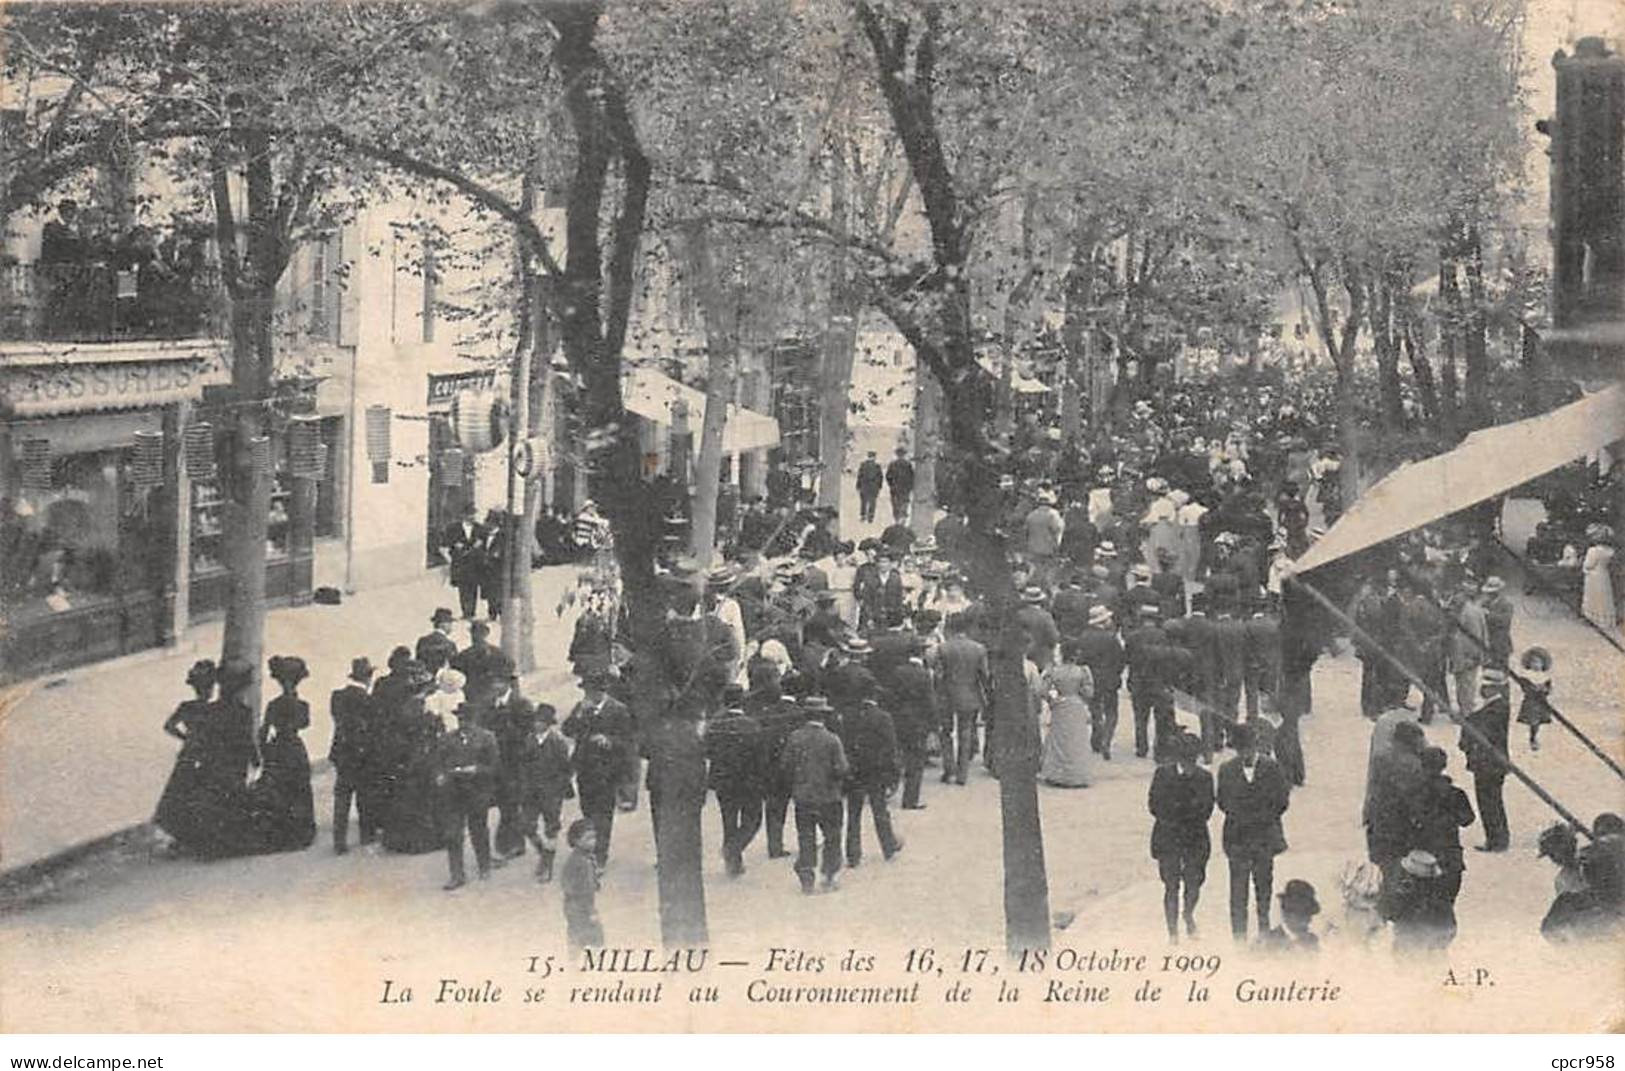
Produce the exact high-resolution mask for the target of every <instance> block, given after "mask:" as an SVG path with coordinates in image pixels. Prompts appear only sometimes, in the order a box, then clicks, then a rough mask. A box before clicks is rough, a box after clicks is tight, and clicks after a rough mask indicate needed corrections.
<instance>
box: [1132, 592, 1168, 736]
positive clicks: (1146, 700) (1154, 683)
mask: <svg viewBox="0 0 1625 1071" xmlns="http://www.w3.org/2000/svg"><path fill="white" fill-rule="evenodd" d="M1159 612H1160V611H1159V609H1158V607H1157V605H1156V603H1144V604H1142V605H1141V606H1140V607H1139V608H1138V623H1137V624H1136V625H1135V626H1134V627H1133V628H1131V629H1130V630H1129V631H1127V632H1125V633H1124V634H1123V653H1124V656H1125V658H1126V659H1127V661H1128V695H1129V702H1130V703H1131V704H1132V705H1133V710H1134V754H1135V756H1136V757H1137V758H1142V759H1143V758H1145V757H1146V756H1147V755H1149V754H1150V753H1151V733H1150V730H1151V715H1152V714H1153V713H1155V711H1156V708H1157V706H1158V704H1159V703H1160V702H1161V701H1162V699H1163V692H1164V690H1165V687H1166V686H1165V684H1164V682H1163V680H1162V676H1161V672H1160V670H1161V653H1160V652H1161V650H1162V648H1164V647H1167V646H1168V634H1167V633H1165V632H1163V630H1162V627H1161V626H1160V625H1159V624H1158V623H1157V615H1158V613H1159ZM1159 720H1160V719H1159Z"/></svg>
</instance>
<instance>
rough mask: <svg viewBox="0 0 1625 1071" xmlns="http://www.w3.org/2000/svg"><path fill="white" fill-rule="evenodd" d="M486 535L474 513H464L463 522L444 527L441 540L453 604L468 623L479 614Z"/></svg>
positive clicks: (471, 511)
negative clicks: (447, 564) (454, 598)
mask: <svg viewBox="0 0 1625 1071" xmlns="http://www.w3.org/2000/svg"><path fill="white" fill-rule="evenodd" d="M487 539H488V535H487V533H486V531H485V529H484V527H482V526H481V525H480V524H479V523H478V522H477V521H475V520H474V511H473V510H472V509H471V510H468V511H467V512H466V513H465V514H464V515H463V519H462V520H460V521H457V522H456V523H455V524H451V525H449V526H447V528H446V532H445V535H444V536H442V537H441V541H440V543H441V546H443V547H445V549H446V557H447V558H448V559H449V560H450V562H451V568H450V569H449V570H448V571H447V578H448V579H449V580H450V581H451V586H452V587H454V588H456V589H457V601H458V603H459V604H460V605H461V607H462V610H463V619H464V620H468V619H469V618H472V617H473V616H474V615H475V614H476V613H478V612H479V608H480V580H481V578H482V577H483V576H484V574H485V547H486V540H487Z"/></svg>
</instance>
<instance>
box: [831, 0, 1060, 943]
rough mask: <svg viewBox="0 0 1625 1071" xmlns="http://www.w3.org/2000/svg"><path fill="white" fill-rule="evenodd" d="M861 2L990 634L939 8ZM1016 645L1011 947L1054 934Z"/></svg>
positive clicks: (1002, 617)
mask: <svg viewBox="0 0 1625 1071" xmlns="http://www.w3.org/2000/svg"><path fill="white" fill-rule="evenodd" d="M856 12H857V17H858V21H859V23H860V24H861V27H862V31H863V34H864V36H865V38H866V39H867V41H868V44H869V46H870V48H871V49H872V50H873V53H874V57H875V61H876V63H875V71H876V76H877V79H878V82H879V88H880V90H881V92H882V95H883V96H884V98H885V100H886V106H887V111H888V114H889V115H890V117H891V120H892V126H893V128H894V130H895V131H896V133H897V135H898V138H899V140H900V142H901V143H902V146H903V150H904V153H905V155H906V156H907V158H908V162H909V168H910V170H911V171H912V172H913V176H914V184H915V186H916V188H917V189H918V190H919V194H920V199H921V201H922V207H923V209H924V213H925V217H926V222H927V224H928V226H929V228H930V235H931V249H932V260H933V264H934V267H935V269H936V271H935V276H936V278H935V279H934V280H933V282H932V285H933V286H934V287H937V288H938V289H939V291H940V293H939V294H938V295H937V300H936V301H934V302H933V303H932V304H933V311H932V313H931V315H930V319H929V322H928V323H922V322H920V321H919V320H916V319H915V318H914V316H913V315H912V314H911V313H910V312H909V310H908V309H907V308H906V307H904V306H903V305H901V304H899V303H898V302H897V301H895V300H886V302H885V304H883V306H882V307H883V308H884V309H885V311H886V313H887V315H888V316H890V317H891V318H892V320H893V322H894V323H896V325H897V327H898V329H899V330H900V331H901V332H902V333H903V335H904V337H905V338H907V339H908V341H909V343H910V344H911V345H912V346H913V347H914V352H915V355H916V358H917V359H918V360H920V361H922V362H924V365H925V367H926V368H928V369H930V370H931V372H932V373H933V374H934V375H936V376H937V378H938V382H939V384H940V385H941V386H942V389H943V402H944V405H945V406H946V413H947V417H948V435H947V439H948V441H949V442H950V443H951V444H952V446H953V449H954V451H955V453H956V455H957V457H956V460H957V461H959V462H960V463H962V465H963V467H964V474H963V487H962V488H958V489H956V490H957V491H958V492H959V493H958V494H956V496H955V499H956V501H963V502H964V504H965V518H966V526H967V530H968V536H967V539H966V543H967V546H965V547H964V548H963V549H962V550H961V551H960V562H959V564H960V565H961V567H962V568H964V569H965V571H966V576H967V580H968V581H969V583H970V586H971V587H972V588H973V589H974V590H976V591H977V592H979V593H980V594H981V596H982V598H983V599H984V600H985V603H986V605H987V607H988V609H989V611H990V616H991V624H992V626H993V627H994V628H995V629H996V630H998V633H997V634H999V635H1007V634H1008V633H1007V631H1006V630H1008V629H1010V628H1011V627H1012V625H1013V621H1014V609H1015V606H1016V603H1017V599H1016V593H1015V583H1014V579H1013V577H1012V575H1011V572H1010V566H1009V562H1008V559H1007V557H1006V555H1005V548H1004V545H1003V539H1002V537H1000V536H999V535H998V532H997V526H998V524H999V521H1000V519H1001V513H1002V509H1001V504H1002V500H1001V497H1000V493H999V490H998V473H997V472H996V471H995V467H994V466H995V453H994V451H993V449H992V448H991V443H990V442H989V437H988V429H987V414H986V410H985V408H984V402H985V397H984V394H983V391H982V378H983V377H982V376H981V375H980V370H979V369H978V367H977V364H976V347H975V343H974V339H973V337H972V331H971V319H970V294H969V289H968V278H969V276H968V273H967V272H966V267H967V265H968V264H969V261H970V243H969V239H968V235H967V231H966V222H965V219H964V217H963V214H962V207H963V206H962V205H961V203H960V200H959V196H958V192H957V190H956V188H955V185H954V177H953V172H952V168H951V165H950V163H949V159H948V155H947V153H946V152H945V150H944V148H943V144H942V139H941V136H940V134H939V132H938V129H937V119H936V114H935V106H934V103H933V96H932V94H933V91H934V85H935V81H936V79H937V78H938V77H939V75H938V73H937V71H936V69H935V62H936V56H937V50H938V48H939V47H940V46H941V44H942V41H941V39H940V36H939V32H940V28H941V24H940V15H941V13H940V10H939V9H938V8H936V7H935V6H930V5H928V6H927V7H926V8H925V9H924V12H923V25H916V24H915V23H913V22H912V21H911V20H910V18H909V16H906V15H901V16H900V15H896V14H889V13H888V14H882V13H881V11H880V10H878V9H877V8H876V7H875V6H873V5H871V4H870V3H868V2H866V0H859V3H858V4H857V5H856ZM911 41H912V48H911ZM882 297H883V299H884V295H882ZM1013 646H1014V644H1013V643H1011V644H1006V645H1004V646H1003V647H1001V649H1000V657H999V659H998V661H999V663H1000V665H999V666H998V667H997V668H996V670H995V688H994V740H993V753H994V758H995V762H996V763H998V764H999V766H1000V780H999V799H1000V813H1001V823H1002V828H1003V844H1004V908H1005V915H1004V917H1005V942H1006V946H1007V947H1008V948H1009V949H1010V950H1011V951H1012V952H1014V951H1019V950H1022V949H1030V948H1045V947H1048V945H1049V942H1050V920H1049V883H1048V877H1047V875H1046V874H1045V869H1044V837H1043V829H1042V825H1041V822H1040V816H1039V810H1038V787H1037V762H1036V761H1035V760H1031V759H1029V758H1028V756H1027V752H1028V751H1029V750H1032V751H1033V753H1034V754H1035V755H1036V749H1030V748H1029V747H1028V746H1027V745H1028V742H1030V741H1031V740H1032V739H1034V738H1036V736H1037V734H1038V725H1037V723H1036V720H1035V719H1030V718H1029V712H1028V710H1027V701H1026V696H1025V687H1024V685H1023V686H1021V687H1019V688H1018V687H1017V686H1016V685H1017V683H1018V681H1019V678H1020V671H1019V661H1016V662H1015V663H1014V665H1012V661H1011V659H1010V658H1009V655H1008V651H1009V648H1010V647H1013ZM1029 722H1030V723H1029Z"/></svg>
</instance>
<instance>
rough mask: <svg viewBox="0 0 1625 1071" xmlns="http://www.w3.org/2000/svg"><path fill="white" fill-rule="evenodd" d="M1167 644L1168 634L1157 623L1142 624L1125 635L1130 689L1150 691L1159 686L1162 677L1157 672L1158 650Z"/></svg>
mask: <svg viewBox="0 0 1625 1071" xmlns="http://www.w3.org/2000/svg"><path fill="white" fill-rule="evenodd" d="M1166 646H1168V634H1167V633H1165V632H1163V631H1162V629H1160V628H1158V627H1157V626H1156V625H1141V626H1140V627H1139V628H1137V629H1134V630H1133V631H1131V632H1128V633H1126V634H1125V635H1124V636H1123V651H1124V654H1125V655H1126V657H1127V660H1128V689H1129V691H1131V692H1142V691H1145V692H1148V691H1153V690H1155V689H1156V688H1157V687H1158V685H1159V683H1160V680H1161V678H1160V677H1159V676H1158V674H1157V664H1158V654H1157V652H1158V651H1159V650H1160V649H1161V648H1163V647H1166Z"/></svg>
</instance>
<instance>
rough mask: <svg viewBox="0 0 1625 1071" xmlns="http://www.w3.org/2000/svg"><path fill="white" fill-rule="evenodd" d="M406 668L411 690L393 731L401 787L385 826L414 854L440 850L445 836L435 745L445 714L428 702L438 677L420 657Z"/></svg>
mask: <svg viewBox="0 0 1625 1071" xmlns="http://www.w3.org/2000/svg"><path fill="white" fill-rule="evenodd" d="M404 672H405V674H406V676H407V678H408V680H409V681H410V682H411V683H410V691H409V692H408V693H407V694H406V695H404V696H403V697H402V698H401V701H400V703H399V705H398V706H397V707H396V709H395V714H394V717H393V719H392V720H391V722H390V724H389V725H388V727H387V731H388V733H389V736H390V740H391V749H392V751H393V752H394V754H395V755H396V759H395V762H394V763H393V765H394V767H395V770H396V781H395V790H394V793H393V795H392V798H391V801H390V809H389V818H388V820H387V821H386V823H385V826H384V847H385V848H387V849H389V850H390V851H392V852H406V853H408V854H412V855H418V854H422V853H423V852H433V851H439V850H440V849H441V848H443V847H445V838H444V835H443V833H442V831H441V828H440V824H439V822H438V820H437V813H436V806H437V802H438V801H437V798H436V792H435V786H434V748H435V740H436V738H437V737H438V736H439V735H440V731H441V726H440V719H439V718H437V717H436V716H435V715H433V714H432V713H430V712H429V711H428V710H427V709H425V707H424V700H425V699H426V698H427V697H428V695H429V693H430V692H432V691H434V688H435V682H434V677H433V676H432V675H431V674H430V673H429V671H428V670H427V669H426V668H424V666H423V663H421V662H418V661H417V660H415V659H414V660H412V661H410V662H407V663H406V664H405V666H404Z"/></svg>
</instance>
